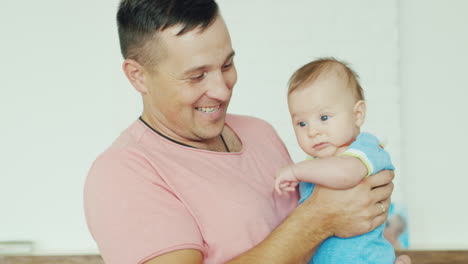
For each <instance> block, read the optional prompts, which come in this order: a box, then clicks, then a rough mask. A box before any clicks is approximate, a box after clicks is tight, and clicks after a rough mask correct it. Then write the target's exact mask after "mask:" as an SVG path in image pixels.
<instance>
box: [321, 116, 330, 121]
mask: <svg viewBox="0 0 468 264" xmlns="http://www.w3.org/2000/svg"><path fill="white" fill-rule="evenodd" d="M328 118H329V117H328V116H327V115H323V116H321V117H320V120H322V121H327V120H328Z"/></svg>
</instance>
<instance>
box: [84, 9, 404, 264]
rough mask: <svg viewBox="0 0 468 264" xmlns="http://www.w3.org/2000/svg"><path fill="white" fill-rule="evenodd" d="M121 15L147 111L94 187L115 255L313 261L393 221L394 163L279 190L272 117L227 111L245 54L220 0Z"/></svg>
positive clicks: (93, 198) (151, 262)
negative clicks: (238, 58)
mask: <svg viewBox="0 0 468 264" xmlns="http://www.w3.org/2000/svg"><path fill="white" fill-rule="evenodd" d="M118 25H119V37H120V42H121V48H122V53H123V56H124V58H125V61H124V63H123V70H124V72H125V75H126V76H127V78H128V79H129V81H130V82H131V84H132V86H133V87H134V88H135V89H136V90H137V91H138V92H139V93H140V94H141V95H142V99H143V113H142V115H141V117H140V119H139V120H137V121H135V122H134V123H133V124H132V125H131V126H130V127H129V128H128V129H126V130H125V131H124V132H123V133H122V135H121V136H120V137H119V138H118V139H117V140H116V141H115V142H114V144H113V145H112V146H111V147H110V148H109V149H108V150H106V151H105V152H104V153H103V154H102V155H100V157H98V159H97V160H96V161H95V162H94V164H93V166H92V168H91V170H90V172H89V175H88V178H87V182H86V186H85V211H86V217H87V221H88V226H89V229H90V231H91V233H92V235H93V237H94V239H95V240H96V241H97V243H98V246H99V249H100V252H101V254H102V256H103V258H104V260H105V261H106V262H107V263H112V264H118V263H147V264H157V263H187V264H191V263H193V264H195V263H243V264H246V263H270V264H271V263H301V262H305V261H307V260H308V259H309V258H310V256H311V255H312V254H313V252H314V248H315V247H317V246H318V245H319V244H320V242H321V241H323V240H324V239H325V238H327V237H329V236H331V235H337V236H342V237H349V236H355V235H359V234H363V233H366V232H368V231H370V230H371V229H373V228H374V227H376V226H378V225H379V224H382V222H383V221H384V219H385V217H386V213H385V208H388V206H389V198H390V194H391V192H392V188H393V185H392V183H391V180H392V178H393V174H392V173H391V172H388V171H386V172H382V173H380V174H378V175H375V176H374V177H371V178H369V179H367V180H365V181H363V183H361V184H359V185H358V186H356V187H354V188H352V189H350V190H343V191H337V190H329V189H326V188H320V187H317V190H316V191H315V192H314V195H312V196H311V197H310V199H308V200H307V201H306V202H304V203H303V204H301V205H300V206H297V207H296V204H297V194H294V195H284V196H279V195H277V194H276V193H275V192H274V189H273V188H274V175H275V172H276V171H277V170H278V169H279V168H280V167H282V166H284V165H286V164H288V163H291V160H290V158H289V154H288V153H287V151H286V149H285V147H284V145H283V143H282V142H281V140H280V139H279V138H278V136H277V135H276V133H275V131H274V130H273V129H272V127H271V126H270V125H269V124H267V123H266V122H264V121H262V120H259V119H256V118H252V117H245V116H236V115H228V114H226V112H227V108H228V105H229V101H230V98H231V94H232V89H233V87H234V85H235V83H236V80H237V73H236V69H235V66H234V54H235V53H234V50H233V48H232V46H231V40H230V36H229V33H228V30H227V28H226V25H225V23H224V21H223V19H222V17H221V16H220V14H219V11H218V7H217V5H216V3H215V2H214V1H212V0H194V1H187V0H166V1H163V0H123V1H122V2H121V4H120V7H119V12H118ZM379 186H380V187H379ZM374 187H378V188H374ZM382 209H383V210H382ZM400 260H402V261H406V263H409V262H408V260H407V259H405V258H403V259H400ZM402 263H405V262H402Z"/></svg>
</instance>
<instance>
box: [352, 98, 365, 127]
mask: <svg viewBox="0 0 468 264" xmlns="http://www.w3.org/2000/svg"><path fill="white" fill-rule="evenodd" d="M354 120H355V124H356V126H358V127H361V126H362V124H364V121H365V120H366V102H364V101H363V100H359V101H357V102H356V104H355V105H354Z"/></svg>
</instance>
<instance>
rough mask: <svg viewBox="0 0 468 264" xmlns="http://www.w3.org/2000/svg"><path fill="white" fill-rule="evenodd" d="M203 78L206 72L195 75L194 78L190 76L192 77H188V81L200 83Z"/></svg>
mask: <svg viewBox="0 0 468 264" xmlns="http://www.w3.org/2000/svg"><path fill="white" fill-rule="evenodd" d="M205 76H206V72H204V73H201V74H199V75H196V76H192V77H190V78H189V79H190V80H191V81H200V80H201V79H203V78H204V77H205Z"/></svg>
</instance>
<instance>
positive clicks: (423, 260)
mask: <svg viewBox="0 0 468 264" xmlns="http://www.w3.org/2000/svg"><path fill="white" fill-rule="evenodd" d="M402 254H405V255H408V256H410V257H411V261H412V264H440V263H447V264H468V251H425V250H408V251H398V252H397V255H398V256H399V255H402Z"/></svg>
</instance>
